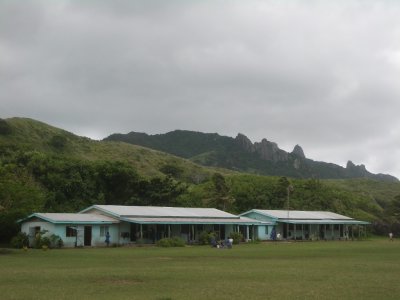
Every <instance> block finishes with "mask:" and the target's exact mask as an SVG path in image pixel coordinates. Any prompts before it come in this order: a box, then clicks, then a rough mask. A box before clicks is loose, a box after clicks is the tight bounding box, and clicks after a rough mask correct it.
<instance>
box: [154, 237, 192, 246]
mask: <svg viewBox="0 0 400 300" xmlns="http://www.w3.org/2000/svg"><path fill="white" fill-rule="evenodd" d="M157 246H158V247H184V246H185V241H184V240H183V239H181V238H179V237H173V238H163V239H161V240H159V241H157Z"/></svg>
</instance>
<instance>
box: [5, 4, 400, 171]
mask: <svg viewBox="0 0 400 300" xmlns="http://www.w3.org/2000/svg"><path fill="white" fill-rule="evenodd" d="M399 16H400V1H394V0H393V1H389V0H387V1H368V0H363V1H361V0H360V1H351V0H343V1H338V0H336V1H328V0H327V1H312V0H308V1H275V0H274V1H272V0H271V1H268V0H262V1H253V0H246V1H243V0H241V1H216V0H214V1H187V0H186V1H183V0H182V1H149V0H143V1H133V0H128V1H123V0H113V1H105V0H104V1H100V0H96V1H94V0H93V1H84V0H80V1H61V0H57V1H54V0H48V1H40V0H38V1H16V0H9V1H8V0H0V117H1V118H8V117H13V116H19V117H30V118H34V119H37V120H40V121H43V122H46V123H49V124H51V125H54V126H57V127H60V128H63V129H65V130H68V131H71V132H73V133H75V134H78V135H83V136H88V137H91V138H95V139H101V138H104V137H106V136H108V135H109V134H111V133H115V132H120V133H127V132H129V131H140V132H147V133H150V134H154V133H165V132H168V131H171V130H174V129H187V130H196V131H202V132H217V133H219V134H221V135H228V136H232V137H235V136H236V134H237V133H238V132H241V133H243V134H245V135H247V136H248V137H249V138H250V139H251V140H252V141H253V142H255V141H260V140H261V139H262V138H266V139H268V140H270V141H274V142H276V143H278V145H279V147H280V148H282V149H284V150H286V151H292V149H293V147H294V146H295V145H296V144H299V145H301V146H302V147H303V149H304V152H305V154H306V156H307V157H308V158H312V159H314V160H322V161H327V162H333V163H336V164H340V165H342V166H345V165H346V162H347V160H352V161H353V162H354V163H355V164H365V165H366V167H367V169H368V170H369V171H371V172H374V173H389V174H392V175H395V176H397V177H398V178H400V160H399V159H398V158H399V156H400V149H399V142H400V140H399V135H400V117H399V115H400V17H399Z"/></svg>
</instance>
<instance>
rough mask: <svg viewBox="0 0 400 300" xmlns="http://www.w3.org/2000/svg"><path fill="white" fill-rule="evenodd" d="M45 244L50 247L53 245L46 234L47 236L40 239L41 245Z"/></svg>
mask: <svg viewBox="0 0 400 300" xmlns="http://www.w3.org/2000/svg"><path fill="white" fill-rule="evenodd" d="M43 246H45V247H47V248H50V247H51V240H50V238H49V237H47V236H45V237H42V238H41V240H40V247H43Z"/></svg>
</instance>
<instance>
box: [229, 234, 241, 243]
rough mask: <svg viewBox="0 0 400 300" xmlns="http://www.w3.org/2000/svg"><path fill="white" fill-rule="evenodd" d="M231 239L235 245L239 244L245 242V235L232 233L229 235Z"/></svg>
mask: <svg viewBox="0 0 400 300" xmlns="http://www.w3.org/2000/svg"><path fill="white" fill-rule="evenodd" d="M229 237H230V238H231V239H233V243H234V244H235V245H237V244H239V243H240V242H241V241H243V235H242V234H241V233H240V232H231V234H230V235H229Z"/></svg>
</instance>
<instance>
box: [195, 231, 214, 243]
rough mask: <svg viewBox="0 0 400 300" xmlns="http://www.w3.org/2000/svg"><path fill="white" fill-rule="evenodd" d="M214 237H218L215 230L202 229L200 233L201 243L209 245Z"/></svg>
mask: <svg viewBox="0 0 400 300" xmlns="http://www.w3.org/2000/svg"><path fill="white" fill-rule="evenodd" d="M212 238H214V239H215V238H216V234H215V232H207V231H202V232H201V233H200V234H199V239H198V241H199V244H200V245H209V244H210V241H211V239H212Z"/></svg>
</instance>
